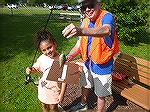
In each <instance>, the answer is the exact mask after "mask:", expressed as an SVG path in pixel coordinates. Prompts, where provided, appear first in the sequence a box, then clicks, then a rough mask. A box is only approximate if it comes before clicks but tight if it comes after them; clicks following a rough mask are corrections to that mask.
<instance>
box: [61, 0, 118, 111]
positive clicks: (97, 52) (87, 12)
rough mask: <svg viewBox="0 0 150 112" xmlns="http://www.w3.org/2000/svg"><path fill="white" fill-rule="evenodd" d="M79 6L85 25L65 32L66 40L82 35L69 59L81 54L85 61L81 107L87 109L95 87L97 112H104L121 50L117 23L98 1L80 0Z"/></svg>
mask: <svg viewBox="0 0 150 112" xmlns="http://www.w3.org/2000/svg"><path fill="white" fill-rule="evenodd" d="M78 3H79V5H80V11H81V13H82V14H83V15H84V16H85V18H84V19H83V21H82V23H81V26H80V27H77V26H75V25H74V24H70V25H68V26H67V27H66V28H65V29H64V30H63V31H62V34H63V35H64V37H66V38H70V37H73V36H79V39H78V41H77V43H76V45H75V46H74V47H73V48H72V50H71V51H70V53H69V54H68V56H67V59H68V60H71V59H73V58H74V57H75V56H76V55H78V54H81V56H82V59H83V62H84V66H83V71H84V75H81V86H82V100H81V103H80V106H79V105H78V107H79V108H82V107H83V108H84V107H85V106H86V103H87V98H86V95H87V93H88V88H92V87H93V88H94V92H95V94H96V95H97V112H102V111H103V110H104V107H105V97H106V96H109V95H111V94H112V91H111V83H112V76H111V73H112V69H113V61H114V60H113V56H114V55H115V54H116V53H118V51H119V46H118V41H117V37H116V30H115V20H114V17H113V15H112V14H111V13H110V12H108V11H105V10H102V9H101V8H100V3H99V2H98V0H78ZM86 88H87V89H86Z"/></svg>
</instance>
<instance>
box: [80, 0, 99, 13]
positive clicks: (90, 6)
mask: <svg viewBox="0 0 150 112" xmlns="http://www.w3.org/2000/svg"><path fill="white" fill-rule="evenodd" d="M95 5H96V3H94V2H93V3H88V4H83V5H82V6H81V7H80V10H81V11H82V12H84V11H85V10H86V8H87V7H88V8H89V9H92V8H94V7H95Z"/></svg>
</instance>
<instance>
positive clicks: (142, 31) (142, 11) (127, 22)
mask: <svg viewBox="0 0 150 112" xmlns="http://www.w3.org/2000/svg"><path fill="white" fill-rule="evenodd" d="M102 7H103V8H104V9H106V10H108V11H110V12H112V13H113V14H114V15H115V17H116V27H117V35H118V38H119V39H120V40H122V41H123V42H124V43H126V44H130V43H131V44H134V43H139V42H141V41H142V40H144V39H141V37H146V36H147V34H148V33H147V31H146V29H148V25H147V21H148V0H109V2H107V3H103V4H102Z"/></svg>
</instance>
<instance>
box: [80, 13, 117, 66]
mask: <svg viewBox="0 0 150 112" xmlns="http://www.w3.org/2000/svg"><path fill="white" fill-rule="evenodd" d="M106 13H108V12H107V11H105V10H100V14H99V16H98V18H97V20H96V22H95V25H94V27H98V26H102V18H103V16H104V15H105V14H106ZM89 23H90V20H89V19H88V18H85V19H84V20H83V22H82V25H81V27H84V28H88V25H89ZM87 43H88V36H80V51H81V56H82V59H83V61H86V60H87V59H88V57H91V59H92V61H93V62H94V63H95V64H104V63H106V62H108V61H109V60H110V59H111V58H112V57H113V56H114V55H115V54H116V53H118V52H119V45H118V40H117V37H116V29H115V31H114V40H113V45H112V47H111V48H109V47H108V46H107V45H106V44H105V42H104V38H103V37H92V43H91V46H90V52H89V56H87Z"/></svg>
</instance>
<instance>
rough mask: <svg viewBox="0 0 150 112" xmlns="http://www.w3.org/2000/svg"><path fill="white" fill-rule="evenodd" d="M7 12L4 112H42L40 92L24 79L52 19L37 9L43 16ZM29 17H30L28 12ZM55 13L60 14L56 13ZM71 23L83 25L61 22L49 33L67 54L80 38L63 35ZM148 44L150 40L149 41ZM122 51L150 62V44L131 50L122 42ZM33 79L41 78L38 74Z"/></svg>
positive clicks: (1, 28) (1, 47)
mask: <svg viewBox="0 0 150 112" xmlns="http://www.w3.org/2000/svg"><path fill="white" fill-rule="evenodd" d="M2 10H3V11H2ZM4 10H5V11H4ZM6 10H8V9H4V8H3V9H0V13H1V15H0V38H1V41H0V74H1V75H0V79H1V81H0V86H1V91H0V95H1V96H0V97H1V102H0V103H1V107H0V111H1V112H6V111H11V112H13V111H17V112H24V111H25V112H41V106H40V102H39V101H38V98H37V88H36V87H35V86H34V85H32V84H29V85H24V78H25V68H26V67H27V66H30V65H31V62H32V59H33V56H34V53H35V46H34V43H33V36H34V34H35V33H36V32H37V31H39V30H40V29H41V28H43V27H44V25H45V23H46V20H47V17H48V15H46V13H45V10H43V12H42V11H39V10H37V9H36V10H35V11H33V12H38V13H39V14H40V15H34V16H32V15H30V16H20V15H14V16H11V15H6V14H7V13H6V12H7V11H6ZM18 10H19V9H18ZM20 10H22V11H20V13H22V14H23V11H25V10H23V9H20ZM2 12H3V13H2ZM4 12H5V13H4ZM25 12H26V11H25ZM29 12H30V11H29ZM33 12H32V14H33ZM15 13H16V12H15ZM26 13H27V14H28V12H26ZM48 13H49V11H48ZM54 13H56V14H57V13H59V12H57V11H54ZM29 14H30V13H29ZM71 22H73V23H74V24H77V25H79V22H75V21H64V20H58V19H53V20H50V21H49V24H48V29H49V30H50V31H51V32H52V33H53V35H54V37H55V39H56V41H57V44H58V52H61V51H62V50H64V51H65V54H67V53H68V52H69V50H70V49H71V47H72V46H73V45H74V44H75V42H76V38H72V39H69V40H67V39H65V38H64V37H63V36H62V34H61V31H62V30H63V29H64V28H65V26H66V25H68V24H70V23H71ZM145 39H146V38H145ZM148 40H149V37H147V41H148ZM148 43H149V42H148ZM120 48H121V51H123V52H126V53H128V54H131V55H134V56H137V57H141V58H144V59H146V60H150V53H149V48H150V45H149V44H147V43H140V45H137V46H134V47H131V46H125V45H124V44H123V43H122V42H120ZM33 76H34V78H37V76H36V74H34V75H33Z"/></svg>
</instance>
